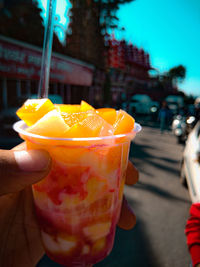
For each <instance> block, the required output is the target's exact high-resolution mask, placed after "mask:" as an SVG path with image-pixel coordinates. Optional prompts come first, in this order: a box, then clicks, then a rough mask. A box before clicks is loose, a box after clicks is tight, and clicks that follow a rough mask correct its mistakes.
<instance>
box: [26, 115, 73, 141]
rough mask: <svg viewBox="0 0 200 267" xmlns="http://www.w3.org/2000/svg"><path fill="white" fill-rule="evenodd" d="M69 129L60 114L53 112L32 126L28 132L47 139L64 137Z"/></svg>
mask: <svg viewBox="0 0 200 267" xmlns="http://www.w3.org/2000/svg"><path fill="white" fill-rule="evenodd" d="M69 128H70V127H69V126H68V125H67V124H66V123H65V121H64V120H63V118H62V116H61V115H60V113H59V112H58V111H56V110H52V111H50V112H49V113H47V114H46V115H45V116H44V117H42V118H41V119H40V120H39V121H37V122H36V123H35V124H34V125H32V126H30V127H29V128H28V129H27V132H30V133H33V134H37V135H42V136H47V137H64V136H65V133H66V132H67V131H68V130H69Z"/></svg>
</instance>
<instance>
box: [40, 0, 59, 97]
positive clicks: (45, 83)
mask: <svg viewBox="0 0 200 267" xmlns="http://www.w3.org/2000/svg"><path fill="white" fill-rule="evenodd" d="M55 10H56V0H48V1H47V21H46V25H45V32H44V42H43V51H42V63H41V72H40V81H39V87H38V98H47V97H48V90H49V72H50V65H51V52H52V42H53V28H54V17H55Z"/></svg>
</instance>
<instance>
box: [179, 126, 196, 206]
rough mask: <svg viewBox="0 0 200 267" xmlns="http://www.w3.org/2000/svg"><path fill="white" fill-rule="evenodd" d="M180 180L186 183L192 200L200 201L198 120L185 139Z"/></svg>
mask: <svg viewBox="0 0 200 267" xmlns="http://www.w3.org/2000/svg"><path fill="white" fill-rule="evenodd" d="M181 182H182V183H183V184H187V186H188V190H189V194H190V197H191V200H192V202H193V203H195V202H200V121H198V122H197V124H196V125H195V127H194V129H193V130H192V131H191V133H190V134H189V136H188V139H187V141H186V145H185V149H184V152H183V159H182V164H181Z"/></svg>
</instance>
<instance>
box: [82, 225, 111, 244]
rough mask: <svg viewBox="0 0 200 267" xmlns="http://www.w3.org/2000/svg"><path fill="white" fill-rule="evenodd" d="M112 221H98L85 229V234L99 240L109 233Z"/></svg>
mask: <svg viewBox="0 0 200 267" xmlns="http://www.w3.org/2000/svg"><path fill="white" fill-rule="evenodd" d="M110 227H111V222H110V221H108V222H105V223H97V224H93V225H91V226H88V227H85V228H84V229H83V232H84V234H85V235H86V236H87V237H89V238H90V239H91V240H98V239H100V238H102V237H105V236H107V235H108V234H109V232H110Z"/></svg>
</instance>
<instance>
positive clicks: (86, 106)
mask: <svg viewBox="0 0 200 267" xmlns="http://www.w3.org/2000/svg"><path fill="white" fill-rule="evenodd" d="M88 110H95V109H94V108H93V107H92V106H91V105H89V104H88V103H86V102H85V101H83V100H82V101H81V111H88Z"/></svg>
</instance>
